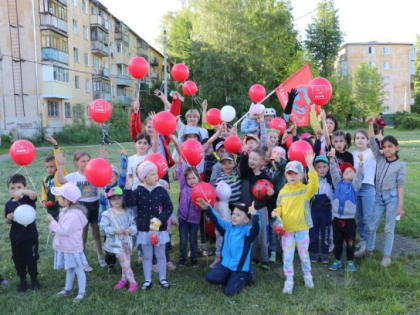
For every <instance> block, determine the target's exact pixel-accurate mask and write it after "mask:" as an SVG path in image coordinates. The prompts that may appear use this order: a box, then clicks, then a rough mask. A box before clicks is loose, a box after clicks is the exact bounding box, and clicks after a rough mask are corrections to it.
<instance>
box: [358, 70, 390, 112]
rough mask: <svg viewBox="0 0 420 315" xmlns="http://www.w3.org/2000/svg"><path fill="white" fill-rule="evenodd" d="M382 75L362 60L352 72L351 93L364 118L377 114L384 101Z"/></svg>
mask: <svg viewBox="0 0 420 315" xmlns="http://www.w3.org/2000/svg"><path fill="white" fill-rule="evenodd" d="M383 88H384V85H383V82H382V76H381V74H380V73H379V72H378V70H377V69H376V67H372V66H370V65H369V64H368V63H366V62H362V63H361V64H360V65H359V66H358V67H357V70H356V72H355V73H354V78H353V95H354V99H355V101H356V107H357V109H358V110H359V111H360V113H361V114H362V117H363V118H365V117H367V116H368V115H375V116H376V114H378V113H379V112H380V111H381V110H382V104H383V101H384V91H383Z"/></svg>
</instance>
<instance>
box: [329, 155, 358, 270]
mask: <svg viewBox="0 0 420 315" xmlns="http://www.w3.org/2000/svg"><path fill="white" fill-rule="evenodd" d="M334 155H335V150H334V149H331V151H330V153H329V154H328V156H329V158H330V163H331V177H332V181H333V185H334V187H335V191H334V196H333V201H332V215H333V223H332V225H333V240H334V256H335V260H334V262H333V263H332V264H331V265H330V266H329V267H328V269H329V270H337V269H339V268H341V254H342V251H343V241H345V242H346V247H347V248H346V250H347V270H348V271H355V270H356V266H355V265H354V262H353V259H354V243H355V241H356V222H355V220H354V217H355V215H356V204H357V199H356V198H357V197H356V196H357V191H358V190H359V189H360V185H361V182H362V180H363V167H359V169H358V170H357V172H356V169H355V168H354V167H353V166H352V165H351V164H350V163H344V164H343V165H342V166H341V174H342V177H343V178H341V176H340V173H339V171H338V169H337V165H336V162H335V160H334ZM359 164H360V166H362V165H363V155H362V154H360V155H359Z"/></svg>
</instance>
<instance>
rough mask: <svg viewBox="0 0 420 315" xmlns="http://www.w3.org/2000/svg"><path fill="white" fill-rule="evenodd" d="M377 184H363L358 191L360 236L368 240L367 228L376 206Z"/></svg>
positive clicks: (358, 228)
mask: <svg viewBox="0 0 420 315" xmlns="http://www.w3.org/2000/svg"><path fill="white" fill-rule="evenodd" d="M375 194H376V190H375V186H373V185H370V184H362V187H361V188H360V190H359V192H358V193H357V212H356V221H357V230H358V231H359V234H360V237H361V238H362V239H363V240H364V241H366V239H367V235H366V229H367V226H368V224H369V223H370V222H372V221H373V210H374V206H375Z"/></svg>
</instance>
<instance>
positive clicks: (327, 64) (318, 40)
mask: <svg viewBox="0 0 420 315" xmlns="http://www.w3.org/2000/svg"><path fill="white" fill-rule="evenodd" d="M337 12H338V11H337V10H336V9H335V8H334V2H333V1H332V0H323V1H321V2H320V3H318V10H317V16H316V17H315V19H314V21H313V22H312V23H311V24H309V25H308V27H307V29H306V40H305V41H304V44H305V47H306V49H307V50H308V52H309V53H310V54H311V55H312V58H313V59H314V61H315V62H316V64H317V66H318V68H319V69H320V72H321V73H320V74H321V76H323V77H329V76H330V75H331V74H332V72H333V66H334V61H335V58H336V57H337V54H338V49H339V48H340V45H341V43H342V42H343V33H342V32H341V30H340V23H339V19H338V14H337Z"/></svg>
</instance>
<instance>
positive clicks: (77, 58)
mask: <svg viewBox="0 0 420 315" xmlns="http://www.w3.org/2000/svg"><path fill="white" fill-rule="evenodd" d="M73 55H74V62H77V63H80V58H79V48H76V47H74V48H73Z"/></svg>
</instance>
